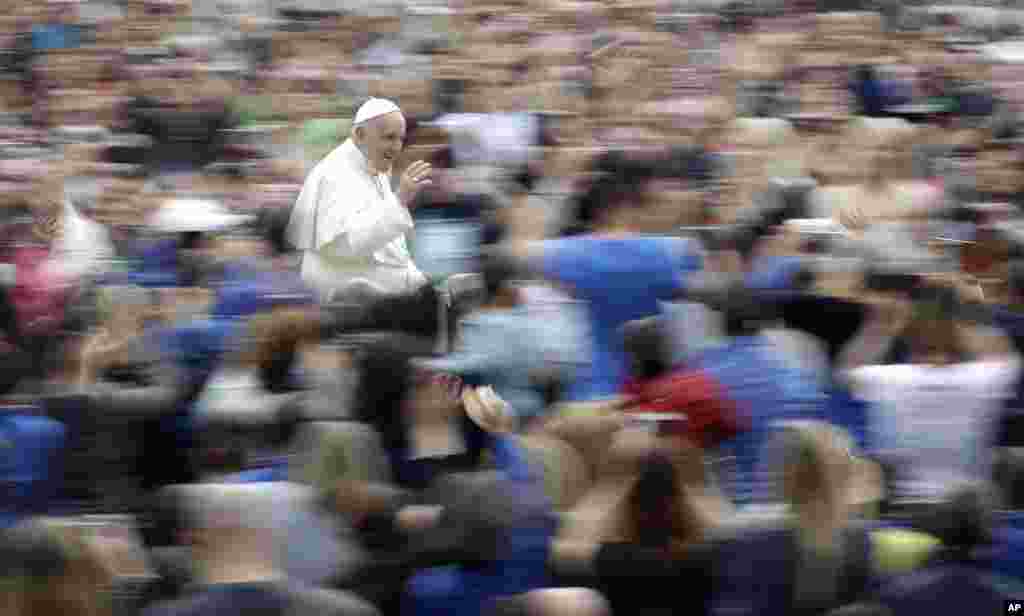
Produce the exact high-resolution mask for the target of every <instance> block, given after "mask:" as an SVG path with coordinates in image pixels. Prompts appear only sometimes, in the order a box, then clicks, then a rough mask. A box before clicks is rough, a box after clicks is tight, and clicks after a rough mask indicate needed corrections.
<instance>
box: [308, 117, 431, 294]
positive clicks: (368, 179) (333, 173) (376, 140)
mask: <svg viewBox="0 0 1024 616" xmlns="http://www.w3.org/2000/svg"><path fill="white" fill-rule="evenodd" d="M405 131H406V123H405V118H404V116H403V115H402V112H401V110H400V109H399V108H398V106H397V105H396V104H395V103H393V102H391V101H388V100H384V99H377V98H372V99H370V100H369V101H367V102H366V103H364V104H363V105H362V106H361V107H360V108H359V110H358V112H357V113H356V117H355V120H354V121H353V125H352V134H351V137H350V138H349V139H348V140H347V141H345V143H343V144H342V145H340V146H338V147H337V148H336V149H335V150H334V151H332V152H331V153H330V154H328V155H327V156H326V157H325V158H324V159H323V160H322V161H320V163H319V164H317V165H316V167H314V168H313V171H311V172H310V174H309V176H307V178H306V181H305V184H304V185H303V187H302V192H301V193H300V194H299V199H298V201H297V202H296V204H295V207H294V209H293V211H292V217H291V220H290V221H289V224H288V240H289V242H290V243H291V244H292V245H293V246H295V247H296V248H297V249H298V250H300V251H302V253H303V258H302V268H301V271H302V278H303V280H304V281H305V282H306V283H307V284H308V285H310V286H311V287H312V288H313V289H315V290H316V291H317V292H318V293H319V295H320V299H321V301H324V302H330V301H334V300H336V299H340V298H341V296H342V295H343V294H344V293H345V292H346V291H348V290H353V289H357V288H359V287H362V288H363V290H364V291H365V289H366V287H370V288H371V289H372V291H373V292H374V293H377V294H384V295H403V294H410V293H413V292H415V291H416V290H417V289H419V288H421V287H422V286H423V285H425V284H427V282H428V280H427V277H426V276H424V275H423V273H422V272H421V271H420V270H419V268H417V267H416V264H415V263H413V260H412V257H411V256H410V253H409V249H408V246H407V245H406V234H407V233H409V232H410V231H411V230H412V228H413V221H412V217H411V216H410V215H409V210H408V208H409V207H410V205H411V204H412V203H413V200H414V198H415V196H416V194H417V193H418V192H419V191H420V190H421V189H422V188H423V187H425V186H427V185H429V184H430V183H431V179H430V174H431V167H430V165H429V164H427V163H425V162H423V161H417V162H415V163H413V164H411V165H409V167H408V168H407V169H406V170H405V172H404V173H403V174H402V177H401V180H400V182H399V187H398V192H397V194H395V193H394V192H392V189H391V172H392V167H393V165H394V163H395V159H396V158H397V157H398V155H399V153H400V152H401V151H402V146H403V143H404V140H405Z"/></svg>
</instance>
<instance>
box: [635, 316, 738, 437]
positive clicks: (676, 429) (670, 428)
mask: <svg viewBox="0 0 1024 616" xmlns="http://www.w3.org/2000/svg"><path fill="white" fill-rule="evenodd" d="M623 334H624V338H625V343H626V350H627V352H628V353H629V356H630V359H631V362H632V364H631V377H630V379H629V380H628V381H627V383H626V385H625V386H624V388H623V395H624V396H625V398H626V399H627V401H628V402H627V406H626V412H627V414H632V415H634V416H640V415H641V414H642V415H644V416H647V415H650V419H652V420H654V421H657V423H658V432H659V433H660V434H661V435H663V436H678V437H684V438H687V439H688V440H690V441H691V442H692V443H693V444H695V445H697V446H699V447H701V448H702V449H712V448H714V447H715V446H716V445H718V444H719V443H722V442H724V441H727V440H729V439H731V438H732V437H734V436H736V435H737V434H740V433H741V432H743V431H745V430H747V429H748V428H749V418H748V417H747V415H746V413H745V411H744V410H743V409H741V408H739V406H738V405H737V404H736V402H735V401H733V400H732V399H731V398H730V397H729V396H728V395H727V393H726V390H725V387H724V386H722V385H721V384H720V383H718V382H717V381H716V380H715V379H714V378H712V377H711V376H710V375H708V374H706V373H705V372H703V371H701V370H698V369H694V368H689V367H687V366H685V365H680V366H673V364H672V361H671V359H670V356H671V353H670V352H669V341H668V340H667V339H666V337H665V334H664V332H663V331H662V329H661V321H659V320H658V319H656V318H654V319H644V320H641V321H634V322H632V323H629V324H627V325H626V327H625V328H624V331H623Z"/></svg>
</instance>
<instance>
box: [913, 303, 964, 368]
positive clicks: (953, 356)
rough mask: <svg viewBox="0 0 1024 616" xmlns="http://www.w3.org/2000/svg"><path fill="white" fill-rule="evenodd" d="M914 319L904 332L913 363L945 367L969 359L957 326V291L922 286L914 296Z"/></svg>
mask: <svg viewBox="0 0 1024 616" xmlns="http://www.w3.org/2000/svg"><path fill="white" fill-rule="evenodd" d="M911 301H912V302H913V307H914V311H913V316H912V317H911V320H910V323H909V324H908V325H907V328H906V330H905V331H904V337H905V338H906V340H907V343H908V345H909V352H910V361H911V362H912V363H916V364H931V365H945V364H950V363H955V362H959V361H964V360H966V359H968V352H967V350H966V343H965V342H964V341H963V339H962V337H961V334H960V330H959V329H958V327H957V321H958V320H959V314H958V311H959V298H958V297H957V294H956V291H954V290H953V289H950V288H947V287H940V286H926V285H925V286H921V287H919V288H917V289H915V290H914V291H913V292H912V293H911Z"/></svg>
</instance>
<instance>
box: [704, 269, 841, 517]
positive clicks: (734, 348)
mask: <svg viewBox="0 0 1024 616" xmlns="http://www.w3.org/2000/svg"><path fill="white" fill-rule="evenodd" d="M692 299H694V300H696V301H702V302H704V303H705V304H707V305H708V306H709V307H710V308H712V309H714V310H718V311H720V312H721V313H722V319H723V331H722V333H723V334H724V337H725V343H724V344H722V345H716V346H714V347H710V348H707V349H705V350H703V351H702V352H700V353H699V354H697V355H696V356H694V357H693V358H692V359H691V360H689V361H688V362H687V365H688V366H689V367H691V368H693V369H698V370H701V371H702V372H703V373H704V374H706V375H707V376H708V377H710V378H712V379H714V380H715V381H717V382H718V383H721V384H722V386H724V388H725V393H726V395H728V396H729V397H730V398H731V399H733V400H735V401H736V403H737V404H738V405H739V407H740V408H741V409H743V410H745V412H747V413H749V428H750V429H749V430H747V431H744V432H740V433H739V434H737V435H736V437H735V438H733V439H730V440H727V441H724V442H722V443H721V445H720V446H719V447H718V448H717V450H716V454H717V455H720V456H724V457H725V458H727V459H731V458H734V463H735V469H733V471H732V473H733V474H734V476H733V477H721V478H720V479H721V480H722V481H723V483H724V484H728V485H726V486H724V487H725V489H727V490H728V491H729V494H730V496H732V498H733V499H734V500H735V502H736V504H737V505H749V504H752V503H755V502H757V501H758V500H759V499H760V498H761V497H763V496H764V494H763V488H764V487H765V486H764V485H763V484H762V483H761V482H760V481H759V478H758V474H757V465H758V457H759V456H760V455H761V452H762V450H763V447H764V443H765V441H766V438H767V435H768V434H769V432H770V429H771V426H772V425H773V424H774V423H775V422H777V421H783V420H793V419H821V418H822V417H823V413H824V408H825V402H826V398H825V393H824V390H823V387H822V384H821V383H820V382H819V381H818V379H817V378H816V376H815V375H814V374H813V373H810V372H808V371H805V370H803V369H800V368H795V367H794V366H793V365H791V363H790V362H789V361H788V358H786V357H784V354H783V353H782V352H780V349H779V348H778V346H777V345H776V343H775V342H774V341H773V340H772V339H770V338H769V337H768V336H766V335H765V330H766V329H767V328H768V327H769V325H770V324H772V323H774V322H775V320H776V319H777V316H778V315H777V313H776V310H775V309H776V306H775V305H774V303H773V302H771V301H765V300H762V299H761V297H760V296H759V295H758V294H756V293H753V292H751V291H749V290H747V289H745V288H744V287H743V286H742V285H733V286H729V287H726V289H725V290H724V291H720V292H712V293H709V294H705V293H703V292H702V291H700V290H698V289H695V290H694V292H693V295H692Z"/></svg>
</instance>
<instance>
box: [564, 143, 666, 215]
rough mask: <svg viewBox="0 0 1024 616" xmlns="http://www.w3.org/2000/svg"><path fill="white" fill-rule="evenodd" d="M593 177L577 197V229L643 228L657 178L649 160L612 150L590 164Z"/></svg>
mask: <svg viewBox="0 0 1024 616" xmlns="http://www.w3.org/2000/svg"><path fill="white" fill-rule="evenodd" d="M589 175H590V177H591V179H590V181H589V182H588V183H587V185H586V186H585V187H584V190H583V191H582V192H581V194H580V195H579V196H578V197H577V203H576V220H575V221H574V223H573V225H572V226H573V227H574V228H575V229H577V230H578V231H583V232H586V231H598V230H620V231H621V230H627V231H630V230H633V231H635V230H640V228H639V227H643V224H644V222H645V220H644V219H645V216H642V215H641V216H638V214H643V213H644V210H645V208H646V207H647V206H648V202H649V198H648V189H649V187H650V183H651V181H652V180H653V179H654V178H655V175H656V174H655V166H654V164H652V162H651V161H650V160H647V159H646V158H644V157H639V156H630V155H629V154H627V153H625V152H618V151H612V152H607V153H605V154H602V155H601V156H599V157H598V158H597V159H596V160H595V161H594V163H593V164H592V165H591V168H590V174H589Z"/></svg>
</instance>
